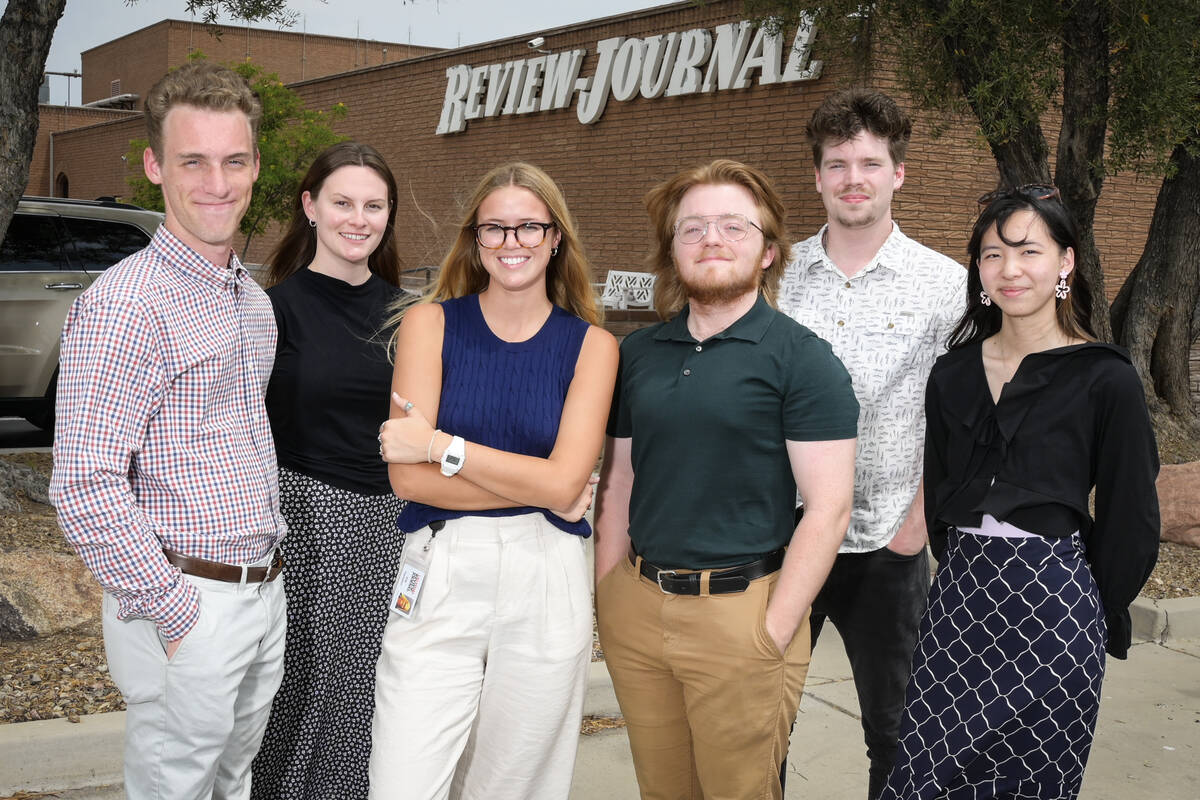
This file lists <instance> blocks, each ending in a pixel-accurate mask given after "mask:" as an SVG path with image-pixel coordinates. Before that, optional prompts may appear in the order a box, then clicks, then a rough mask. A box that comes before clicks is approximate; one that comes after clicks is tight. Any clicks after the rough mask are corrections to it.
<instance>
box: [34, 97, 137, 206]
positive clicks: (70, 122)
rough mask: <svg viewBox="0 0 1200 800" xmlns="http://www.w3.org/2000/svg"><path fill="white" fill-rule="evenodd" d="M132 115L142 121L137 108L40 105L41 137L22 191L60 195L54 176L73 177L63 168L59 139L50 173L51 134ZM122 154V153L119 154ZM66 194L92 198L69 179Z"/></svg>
mask: <svg viewBox="0 0 1200 800" xmlns="http://www.w3.org/2000/svg"><path fill="white" fill-rule="evenodd" d="M127 117H131V118H133V119H136V120H138V122H139V124H140V122H141V118H142V116H141V114H139V113H137V112H136V111H116V110H104V109H94V108H78V107H74V106H51V105H44V104H43V105H40V106H38V136H37V142H36V143H35V144H34V148H33V160H32V161H30V162H29V182H28V183H26V184H25V191H24V192H22V194H36V195H41V196H43V197H50V196H52V195H54V196H56V195H58V192H57V191H55V189H54V177H55V175H57V174H60V173H61V174H64V175H67V176H68V178H69V176H70V174H71V173H70V172H67V171H65V170H64V167H63V162H62V158H61V154H60V151H59V149H58V142H57V141H56V142H55V153H54V155H55V159H54V173H53V174H51V164H50V135H51V134H57V133H59V132H60V131H65V130H71V129H73V128H79V127H82V126H85V125H94V124H95V123H97V122H106V121H109V120H117V119H125V118H127ZM56 138H57V137H56ZM118 157H119V156H118ZM68 184H69V185H68V189H67V194H68V196H70V197H82V198H86V199H90V198H92V197H93V195H85V194H80V191H82V189H81V187H78V186H76V185H75V184H74V183H73V182H71V181H70V180H68Z"/></svg>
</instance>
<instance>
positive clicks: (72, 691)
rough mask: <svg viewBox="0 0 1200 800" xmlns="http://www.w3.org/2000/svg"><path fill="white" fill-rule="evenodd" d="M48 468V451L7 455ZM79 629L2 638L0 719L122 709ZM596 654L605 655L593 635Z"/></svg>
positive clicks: (51, 543) (94, 648)
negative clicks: (29, 637) (18, 638)
mask: <svg viewBox="0 0 1200 800" xmlns="http://www.w3.org/2000/svg"><path fill="white" fill-rule="evenodd" d="M0 457H2V458H8V459H14V460H19V461H21V462H22V463H26V464H29V465H30V466H33V467H34V468H36V469H40V470H43V471H45V472H46V473H47V474H49V470H50V456H49V454H46V453H22V454H18V455H4V456H0ZM24 506H25V509H24V510H23V511H20V512H17V513H14V514H7V515H0V549H9V548H16V547H33V548H42V549H49V550H56V551H60V552H70V547H69V545H67V543H66V542H65V540H64V539H63V537H62V535H61V534H60V533H59V532H58V526H57V524H56V523H55V520H54V512H53V509H50V508H48V507H45V506H40V505H37V504H32V503H25V504H24ZM1142 594H1144V595H1145V596H1147V597H1152V598H1156V599H1164V598H1174V597H1192V596H1197V595H1200V549H1196V548H1192V547H1185V546H1183V545H1178V544H1173V543H1170V542H1163V543H1162V548H1161V550H1160V554H1159V559H1158V565H1157V566H1156V567H1155V569H1154V572H1153V574H1152V575H1151V576H1150V580H1149V582H1148V583H1147V584H1146V587H1145V589H1143V590H1142ZM98 627H99V626H98V624H97V626H96V629H79V630H75V631H72V632H68V633H61V634H58V635H56V636H49V637H45V638H43V639H37V640H32V641H27V642H0V723H5V722H24V721H27V720H37V719H53V718H57V717H67V718H68V719H71V718H73V717H78V715H80V714H98V713H102V712H105V711H120V710H121V709H123V708H124V703H123V702H122V700H121V695H120V693H119V692H118V691H117V689H116V687H115V686H113V684H112V681H111V680H109V677H108V666H107V664H106V663H105V659H104V644H103V641H102V639H101V637H100V631H99V630H98ZM593 658H595V659H599V658H603V653H601V651H600V647H599V644H598V643H593ZM623 724H624V722H623V721H622V720H620V719H619V718H617V719H610V718H605V717H589V718H587V719H585V720H584V722H583V727H582V730H583V732H584V733H595V732H596V731H598V730H603V729H605V728H610V727H619V726H620V725H623Z"/></svg>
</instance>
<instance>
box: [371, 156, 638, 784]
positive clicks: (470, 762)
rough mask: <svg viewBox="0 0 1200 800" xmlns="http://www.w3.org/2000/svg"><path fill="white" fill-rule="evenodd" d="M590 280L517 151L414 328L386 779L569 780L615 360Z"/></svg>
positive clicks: (393, 436) (546, 193) (477, 207)
mask: <svg viewBox="0 0 1200 800" xmlns="http://www.w3.org/2000/svg"><path fill="white" fill-rule="evenodd" d="M590 281H591V270H590V268H589V267H588V263H587V260H586V259H585V257H584V255H583V252H582V249H581V248H580V244H579V239H578V236H577V234H576V232H575V225H574V222H573V221H572V219H571V215H570V213H569V212H568V211H567V207H566V202H565V201H564V199H563V196H562V193H561V191H560V190H559V188H558V186H557V185H556V184H555V183H554V181H553V180H551V179H550V177H549V176H548V175H546V173H545V172H543V171H542V170H540V169H538V168H537V167H534V166H531V165H529V164H523V163H514V164H507V165H504V166H502V167H498V168H496V169H494V170H492V171H491V172H490V173H488V174H487V175H486V176H484V178H483V180H482V181H481V182H480V183H479V186H478V187H477V188H476V190H475V192H474V195H473V197H472V199H471V202H470V204H469V210H468V213H467V215H466V218H465V219H464V220H463V223H462V227H461V228H460V230H459V233H458V237H457V239H456V241H455V243H454V245H453V246H452V247H451V250H450V252H449V254H448V255H447V256H446V258H445V260H444V261H443V262H442V267H441V272H440V273H439V276H438V280H437V283H436V285H435V286H434V287H433V290H432V293H431V294H430V295H429V297H428V298H426V300H427V302H424V303H420V304H418V305H415V306H413V307H412V308H410V309H408V310H407V312H406V313H405V314H404V317H403V322H402V323H401V324H400V327H399V329H398V331H397V333H396V350H395V357H396V370H395V376H394V378H393V382H392V386H393V389H394V392H395V394H394V395H393V403H394V405H393V409H392V419H391V420H390V421H388V422H387V423H385V425H384V426H383V427H382V429H381V432H380V452H381V453H382V455H383V457H384V458H385V459H386V460H387V461H388V462H390V465H391V466H390V473H391V479H392V487H393V488H394V489H395V491H396V493H397V495H399V496H401V497H405V498H408V499H409V501H410V502H409V504H408V506H407V507H406V508H405V509H404V511H403V512H402V513H401V515H400V518H399V521H398V523H397V526H398V527H399V529H400V530H401V531H403V532H404V533H405V534H406V535H407V537H408V540H407V544H406V546H405V552H404V557H403V560H402V564H401V568H400V574H399V577H398V579H397V582H396V589H395V592H394V595H393V601H392V611H393V612H394V613H392V615H391V618H390V619H389V621H388V626H387V631H386V632H385V634H384V644H383V652H382V654H381V656H380V660H379V668H378V672H377V680H376V691H375V699H376V707H375V722H374V726H373V729H372V733H373V750H372V754H371V791H372V796H373V797H393V796H406V797H407V796H411V797H420V798H444V797H447V796H451V795H452V796H455V797H458V796H463V797H488V798H491V799H492V800H503V799H504V798H512V799H513V800H539V799H541V800H561V798H563V797H566V796H567V794H568V792H569V790H570V784H571V774H572V770H573V768H574V762H575V748H576V743H577V741H578V738H579V720H580V716H581V713H582V706H583V693H584V688H585V684H586V679H587V665H588V662H589V659H590V653H591V641H592V624H591V623H592V610H591V581H590V576H589V574H588V569H587V566H586V563H585V556H584V549H583V539H584V537H586V536H588V535H590V532H591V531H590V529H589V527H588V524H587V522H586V521H584V520H583V519H582V517H583V514H584V512H585V511H586V509H587V507H588V505H589V504H590V502H591V498H592V485H591V475H592V470H593V468H594V467H595V465H596V459H597V457H598V456H599V454H600V449H601V446H602V444H603V441H604V423H605V420H606V418H607V416H608V407H609V402H610V401H611V399H612V388H613V382H614V379H615V376H616V369H617V346H616V341H615V340H614V339H613V337H612V336H611V335H610V334H609V333H607V332H606V331H605V330H604V329H603V328H600V327H598V325H597V323H598V321H599V318H598V313H597V308H596V298H595V294H594V292H593V290H592V287H591V283H590Z"/></svg>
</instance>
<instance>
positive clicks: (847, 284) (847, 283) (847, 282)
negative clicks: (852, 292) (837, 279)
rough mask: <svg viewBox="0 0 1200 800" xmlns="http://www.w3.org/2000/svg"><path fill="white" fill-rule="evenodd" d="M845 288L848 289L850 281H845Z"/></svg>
mask: <svg viewBox="0 0 1200 800" xmlns="http://www.w3.org/2000/svg"><path fill="white" fill-rule="evenodd" d="M846 288H847V289H849V288H850V281H846Z"/></svg>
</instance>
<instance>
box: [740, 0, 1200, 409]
mask: <svg viewBox="0 0 1200 800" xmlns="http://www.w3.org/2000/svg"><path fill="white" fill-rule="evenodd" d="M746 7H747V10H748V11H749V12H750V13H751V14H752V15H754V16H756V17H758V18H760V19H766V20H768V21H769V22H770V23H772V24H777V25H780V26H784V25H790V24H793V23H794V22H795V21H797V20H798V19H799V17H800V16H801V15H802V14H811V15H812V16H813V17H815V22H816V25H817V27H818V29H819V30H820V35H819V36H818V38H817V41H816V43H815V48H816V50H817V51H818V55H823V56H824V57H825V58H827V59H837V60H840V61H842V62H845V61H846V60H847V59H849V60H850V62H851V64H850V66H851V67H852V68H853V69H854V71H855V76H856V79H857V80H861V81H863V82H869V81H870V80H871V76H872V71H873V70H875V69H877V68H879V67H880V65H881V64H883V63H885V62H886V64H887V67H888V69H889V71H890V70H893V69H894V70H895V74H896V75H897V76H898V77H899V79H900V83H901V85H902V87H903V88H904V90H905V92H906V93H907V94H908V95H909V96H910V97H911V98H912V99H913V100H914V101H915V102H916V104H917V106H918V107H919V108H921V109H923V110H925V111H929V112H933V113H931V114H930V118H931V119H933V120H935V126H936V124H937V120H946V122H945V123H943V124H950V123H949V120H951V119H953V117H952V116H950V115H952V114H963V113H966V114H970V115H971V116H973V117H974V118H975V119H976V120H977V121H978V124H979V129H980V132H981V133H982V134H983V137H984V138H985V139H986V141H987V143H988V146H989V147H990V149H991V151H992V154H993V156H994V157H995V159H996V166H997V169H998V171H999V174H1000V179H1001V181H1002V182H1004V183H1006V184H1009V185H1016V184H1021V183H1034V182H1039V183H1040V182H1047V181H1049V180H1050V179H1051V177H1052V176H1053V181H1054V183H1055V184H1057V185H1058V187H1059V188H1060V189H1061V191H1062V196H1063V199H1064V202H1065V203H1066V206H1067V209H1068V211H1069V212H1070V213H1071V214H1072V216H1073V217H1074V219H1075V222H1076V224H1077V225H1078V226H1079V229H1080V233H1081V237H1082V240H1083V241H1082V247H1081V252H1080V253H1079V254H1077V255H1078V258H1077V264H1078V265H1079V269H1081V270H1082V271H1083V273H1084V274H1085V275H1086V276H1087V277H1088V278H1089V279H1090V281H1091V283H1092V285H1093V286H1103V270H1102V268H1101V264H1100V260H1099V256H1098V254H1097V252H1096V249H1095V244H1094V239H1093V227H1094V223H1095V209H1096V201H1097V199H1098V198H1099V196H1100V193H1101V191H1102V189H1103V183H1104V178H1105V176H1106V175H1107V174H1109V173H1110V172H1112V171H1116V170H1129V169H1133V170H1138V171H1141V172H1145V173H1150V174H1158V175H1164V176H1165V177H1166V178H1168V179H1169V178H1170V177H1171V176H1172V175H1173V174H1174V173H1175V172H1177V171H1179V170H1180V169H1181V167H1182V166H1184V165H1187V166H1189V167H1190V165H1191V164H1192V160H1188V159H1185V158H1184V156H1188V155H1189V154H1190V155H1191V156H1192V157H1193V160H1194V157H1195V156H1200V152H1197V147H1200V135H1198V134H1200V2H1197V0H876V2H873V3H862V2H860V1H859V0H823V2H821V3H820V5H819V6H814V5H812V4H810V3H808V2H805V1H804V0H746ZM1048 111H1056V112H1058V113H1059V114H1060V115H1061V116H1060V118H1061V120H1062V129H1061V132H1060V133H1059V137H1058V140H1057V142H1056V147H1055V150H1054V161H1053V162H1051V152H1052V151H1051V147H1050V144H1049V143H1048V141H1047V138H1046V135H1045V133H1044V132H1043V129H1042V124H1041V120H1042V118H1043V115H1044V114H1045V113H1046V112H1048ZM947 112H949V113H947ZM935 130H936V127H935ZM1052 166H1053V169H1051V167H1052ZM1184 171H1185V172H1186V170H1184ZM1188 174H1190V173H1188ZM1185 188H1186V187H1185ZM1178 190H1179V187H1178V186H1176V187H1175V191H1174V192H1173V193H1166V192H1164V193H1162V194H1160V199H1159V203H1162V202H1163V201H1164V200H1163V198H1165V197H1168V196H1175V197H1178V196H1179V191H1178ZM1172 219H1173V221H1174V223H1175V224H1173V225H1157V226H1152V228H1151V231H1150V235H1149V236H1150V240H1148V242H1147V249H1146V252H1147V253H1148V254H1149V253H1159V254H1173V255H1163V256H1161V257H1163V258H1170V259H1173V260H1172V261H1171V262H1170V263H1168V264H1166V265H1165V266H1166V267H1168V269H1167V270H1166V274H1171V273H1172V272H1173V274H1174V275H1175V276H1176V278H1175V280H1164V279H1163V275H1164V272H1163V270H1157V271H1155V274H1156V275H1158V281H1157V283H1156V287H1157V288H1156V289H1154V291H1151V292H1141V293H1140V294H1141V296H1143V297H1145V298H1146V300H1145V302H1146V303H1147V304H1149V305H1150V306H1153V305H1154V304H1156V303H1157V304H1170V303H1176V304H1180V305H1186V306H1187V308H1185V309H1182V313H1186V314H1189V316H1190V309H1191V308H1192V307H1193V306H1195V304H1196V302H1197V298H1196V297H1195V296H1194V294H1195V292H1194V291H1192V290H1191V289H1190V288H1189V289H1188V290H1187V292H1186V293H1187V294H1188V295H1189V296H1187V297H1181V296H1171V294H1170V291H1171V289H1172V287H1192V286H1195V285H1196V283H1197V282H1196V281H1194V280H1191V277H1192V276H1193V273H1195V272H1196V271H1197V270H1200V263H1198V259H1197V257H1196V256H1195V255H1194V254H1195V252H1196V249H1195V248H1194V247H1186V246H1181V241H1182V242H1187V241H1195V240H1196V239H1197V238H1200V214H1197V213H1196V212H1195V209H1194V208H1193V209H1192V211H1191V212H1190V213H1187V214H1183V215H1176V216H1174V217H1173V218H1172ZM1117 224H1119V223H1117ZM1155 237H1164V238H1168V239H1171V240H1173V241H1169V242H1168V241H1164V242H1155V241H1153V239H1154V238H1155ZM1146 258H1147V256H1146V255H1144V256H1143V259H1146ZM1149 273H1150V271H1149V270H1143V269H1140V268H1139V269H1138V270H1135V271H1134V273H1132V274H1131V275H1130V277H1129V281H1135V280H1145V279H1146V278H1145V276H1146V275H1147V274H1149ZM1123 293H1124V290H1123ZM1095 294H1096V297H1095V298H1094V301H1095V302H1094V305H1093V309H1092V316H1093V319H1094V321H1095V322H1096V323H1097V325H1096V327H1097V329H1098V330H1097V333H1099V334H1100V335H1101V337H1103V338H1108V337H1109V336H1110V334H1111V330H1110V325H1109V315H1108V305H1107V301H1106V299H1105V297H1104V294H1103V292H1096V293H1095ZM1136 294H1137V293H1135V295H1136ZM1189 304H1190V305H1189ZM1133 316H1135V317H1136V316H1137V315H1136V314H1134V315H1133ZM1176 316H1177V317H1178V315H1176ZM1121 319H1124V317H1123V316H1122V317H1121ZM1178 330H1179V329H1178V327H1176V328H1175V333H1174V334H1173V335H1172V337H1171V338H1170V339H1166V338H1162V337H1164V336H1165V335H1166V334H1165V333H1164V331H1165V326H1161V325H1160V326H1157V327H1155V326H1154V325H1151V324H1149V323H1147V324H1145V325H1140V326H1134V327H1132V328H1131V327H1130V326H1129V325H1125V329H1124V330H1122V331H1119V333H1120V334H1121V336H1120V341H1121V342H1122V343H1123V344H1126V345H1127V346H1129V347H1130V349H1131V350H1133V351H1135V354H1136V353H1137V352H1150V351H1154V352H1156V353H1158V354H1160V355H1159V357H1157V358H1156V359H1155V360H1154V361H1152V362H1151V361H1147V362H1145V363H1139V364H1138V366H1139V368H1142V369H1143V378H1144V379H1145V381H1146V385H1147V394H1148V398H1149V399H1150V401H1151V404H1152V406H1153V405H1155V403H1156V402H1157V401H1159V400H1161V401H1162V402H1163V403H1165V404H1167V405H1168V406H1170V408H1171V410H1172V411H1173V412H1174V413H1176V414H1178V415H1181V416H1187V417H1189V418H1191V417H1193V415H1194V410H1193V409H1191V407H1190V403H1187V402H1183V401H1181V400H1180V399H1179V397H1180V393H1179V392H1178V391H1176V392H1174V393H1173V395H1174V396H1173V397H1172V396H1171V395H1172V393H1170V392H1163V391H1162V390H1161V387H1162V386H1164V385H1165V384H1166V383H1168V381H1167V380H1166V379H1165V372H1164V370H1166V369H1168V365H1171V366H1170V367H1169V368H1170V369H1172V370H1174V372H1175V373H1176V374H1178V373H1179V365H1180V363H1181V362H1182V370H1183V374H1184V375H1185V376H1186V374H1187V350H1188V348H1189V347H1190V344H1191V342H1192V341H1193V340H1194V338H1195V334H1196V333H1197V331H1196V330H1195V329H1194V328H1193V329H1192V330H1190V331H1186V332H1185V333H1184V335H1182V336H1181V335H1179V333H1178ZM1168 354H1169V355H1168ZM1151 371H1153V372H1154V375H1153V376H1150V375H1149V374H1148V373H1149V372H1151ZM1169 382H1171V383H1173V384H1175V385H1176V386H1177V385H1178V379H1175V380H1172V381H1169ZM1156 385H1157V387H1159V389H1158V391H1157V393H1156V390H1155V387H1156Z"/></svg>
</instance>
